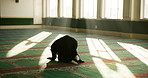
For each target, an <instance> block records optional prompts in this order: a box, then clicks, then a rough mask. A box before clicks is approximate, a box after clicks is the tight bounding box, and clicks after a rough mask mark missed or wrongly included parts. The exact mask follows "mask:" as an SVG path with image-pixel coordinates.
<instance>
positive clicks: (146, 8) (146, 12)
mask: <svg viewBox="0 0 148 78" xmlns="http://www.w3.org/2000/svg"><path fill="white" fill-rule="evenodd" d="M144 18H146V19H148V0H144Z"/></svg>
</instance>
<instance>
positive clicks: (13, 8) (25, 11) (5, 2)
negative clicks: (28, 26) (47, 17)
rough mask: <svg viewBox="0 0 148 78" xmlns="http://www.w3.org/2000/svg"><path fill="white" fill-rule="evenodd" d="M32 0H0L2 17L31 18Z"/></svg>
mask: <svg viewBox="0 0 148 78" xmlns="http://www.w3.org/2000/svg"><path fill="white" fill-rule="evenodd" d="M33 7H34V6H33V0H19V3H16V2H15V0H1V17H2V18H33V16H34V14H33V11H34V10H33Z"/></svg>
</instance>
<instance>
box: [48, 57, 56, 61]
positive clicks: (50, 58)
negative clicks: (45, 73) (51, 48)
mask: <svg viewBox="0 0 148 78" xmlns="http://www.w3.org/2000/svg"><path fill="white" fill-rule="evenodd" d="M47 59H49V60H51V61H54V60H55V59H53V58H52V57H48V58H47Z"/></svg>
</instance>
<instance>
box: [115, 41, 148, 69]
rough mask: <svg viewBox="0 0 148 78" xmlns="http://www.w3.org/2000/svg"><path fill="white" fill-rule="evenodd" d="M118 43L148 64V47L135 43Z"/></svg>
mask: <svg viewBox="0 0 148 78" xmlns="http://www.w3.org/2000/svg"><path fill="white" fill-rule="evenodd" d="M117 43H118V44H119V45H121V46H122V47H123V48H125V49H126V50H127V51H129V52H130V53H131V54H133V55H134V56H135V57H137V58H138V59H139V60H140V61H142V62H143V63H144V64H146V65H147V66H148V50H147V49H145V48H143V47H141V46H137V45H134V44H129V43H122V42H117Z"/></svg>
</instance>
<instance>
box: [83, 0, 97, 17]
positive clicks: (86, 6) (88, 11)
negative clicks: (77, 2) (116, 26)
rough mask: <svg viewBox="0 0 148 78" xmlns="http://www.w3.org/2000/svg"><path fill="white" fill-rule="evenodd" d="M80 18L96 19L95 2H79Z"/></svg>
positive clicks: (85, 0)
mask: <svg viewBox="0 0 148 78" xmlns="http://www.w3.org/2000/svg"><path fill="white" fill-rule="evenodd" d="M81 18H97V0H81Z"/></svg>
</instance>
